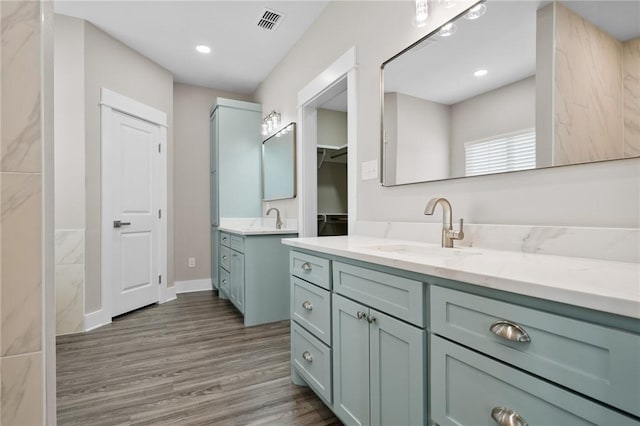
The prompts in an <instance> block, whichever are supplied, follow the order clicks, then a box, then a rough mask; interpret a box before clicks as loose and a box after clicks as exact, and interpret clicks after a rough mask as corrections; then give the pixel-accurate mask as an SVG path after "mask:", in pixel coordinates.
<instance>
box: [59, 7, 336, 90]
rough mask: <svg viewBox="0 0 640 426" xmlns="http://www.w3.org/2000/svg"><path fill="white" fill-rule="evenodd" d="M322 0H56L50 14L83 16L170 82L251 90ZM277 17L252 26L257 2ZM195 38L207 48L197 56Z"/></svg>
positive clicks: (308, 22) (306, 24) (318, 11)
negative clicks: (273, 23)
mask: <svg viewBox="0 0 640 426" xmlns="http://www.w3.org/2000/svg"><path fill="white" fill-rule="evenodd" d="M327 4H328V0H317V1H315V0H305V1H237V0H236V1H220V0H211V1H202V0H201V1H151V0H145V1H114V0H111V1H98V0H84V1H77V0H71V1H69V0H67V1H60V0H55V2H54V8H55V12H56V13H60V14H63V15H69V16H74V17H77V18H82V19H86V20H87V21H89V22H91V23H93V24H94V25H95V26H97V27H98V28H100V29H101V30H103V31H104V32H106V33H107V34H109V35H111V36H112V37H114V38H116V39H117V40H120V41H121V42H122V43H124V44H126V45H127V46H129V47H131V48H132V49H134V50H136V51H137V52H139V53H141V54H142V55H144V56H146V57H147V58H149V59H151V60H152V61H154V62H156V63H158V64H159V65H161V66H162V67H164V68H166V69H167V70H169V71H170V72H171V73H172V74H173V76H174V79H175V81H177V82H180V83H188V84H193V85H197V86H204V87H210V88H216V89H222V90H228V91H233V92H238V93H245V94H249V93H253V92H254V91H255V90H256V88H257V87H258V85H259V84H260V83H261V82H262V81H263V80H264V79H265V78H266V77H267V76H268V75H269V73H270V72H271V70H273V68H274V67H275V66H276V65H277V64H278V63H279V62H280V61H281V60H282V58H284V56H285V55H286V54H287V52H288V51H289V50H290V49H291V48H292V47H293V46H294V45H295V43H296V42H297V41H298V40H299V39H300V37H301V36H302V35H303V34H304V32H305V31H306V30H307V29H308V28H309V27H310V26H311V24H312V23H313V22H314V21H315V19H316V18H317V17H318V16H319V15H320V14H321V13H322V11H323V10H324V8H325V7H326V5H327ZM265 7H266V8H268V9H271V10H273V11H276V12H279V13H280V14H282V15H283V18H281V19H280V23H279V25H278V26H277V28H276V29H275V30H273V31H267V30H264V29H262V28H259V27H258V26H257V23H258V21H259V19H260V17H262V14H263V11H264V8H265ZM199 44H204V45H208V46H210V47H211V49H212V51H211V53H209V54H201V53H198V52H197V51H196V50H195V46H196V45H199Z"/></svg>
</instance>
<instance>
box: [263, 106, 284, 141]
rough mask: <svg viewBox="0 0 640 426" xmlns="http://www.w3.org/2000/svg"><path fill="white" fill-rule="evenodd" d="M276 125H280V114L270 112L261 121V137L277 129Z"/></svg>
mask: <svg viewBox="0 0 640 426" xmlns="http://www.w3.org/2000/svg"><path fill="white" fill-rule="evenodd" d="M278 124H280V114H279V113H277V112H275V111H271V112H270V113H269V114H268V115H267V116H266V117H264V118H263V119H262V135H263V136H267V135H268V134H269V133H271V132H273V131H274V130H275V129H277V128H278Z"/></svg>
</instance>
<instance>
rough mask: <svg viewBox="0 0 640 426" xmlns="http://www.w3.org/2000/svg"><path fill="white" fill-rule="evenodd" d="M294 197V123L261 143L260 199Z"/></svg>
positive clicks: (271, 199) (270, 199)
mask: <svg viewBox="0 0 640 426" xmlns="http://www.w3.org/2000/svg"><path fill="white" fill-rule="evenodd" d="M295 196H296V123H290V124H288V125H286V126H284V127H283V128H282V130H280V131H278V132H277V133H275V134H274V135H272V136H271V137H269V138H268V139H266V140H265V141H264V142H262V199H263V200H264V201H273V200H282V199H285V198H293V197H295Z"/></svg>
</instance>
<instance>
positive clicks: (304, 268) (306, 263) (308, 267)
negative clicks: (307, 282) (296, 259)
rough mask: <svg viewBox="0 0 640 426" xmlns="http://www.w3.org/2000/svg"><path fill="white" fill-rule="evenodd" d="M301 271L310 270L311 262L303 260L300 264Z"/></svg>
mask: <svg viewBox="0 0 640 426" xmlns="http://www.w3.org/2000/svg"><path fill="white" fill-rule="evenodd" d="M301 268H302V270H303V271H307V272H309V271H310V270H311V264H310V263H309V262H304V263H303V264H302V266H301Z"/></svg>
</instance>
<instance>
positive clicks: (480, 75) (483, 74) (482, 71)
mask: <svg viewBox="0 0 640 426" xmlns="http://www.w3.org/2000/svg"><path fill="white" fill-rule="evenodd" d="M488 72H489V71H487V70H485V69H481V70H478V71H476V72H474V73H473V75H474V76H476V77H482V76H485V75H487V73H488Z"/></svg>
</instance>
